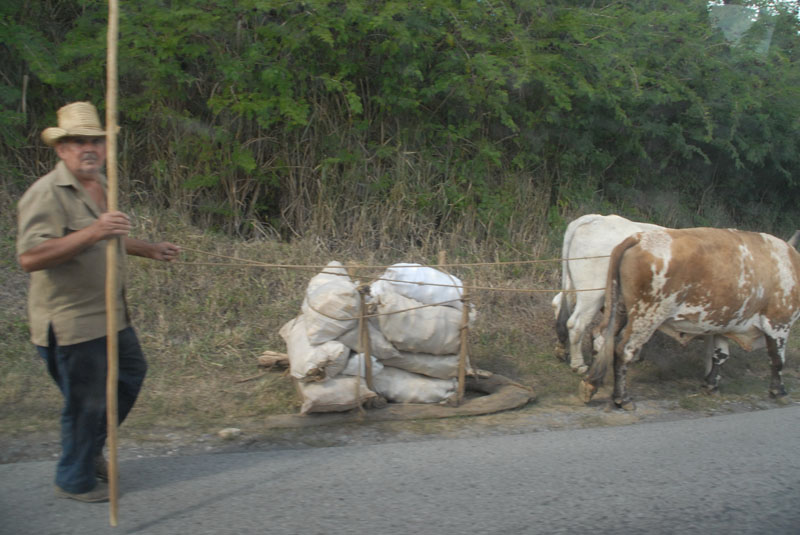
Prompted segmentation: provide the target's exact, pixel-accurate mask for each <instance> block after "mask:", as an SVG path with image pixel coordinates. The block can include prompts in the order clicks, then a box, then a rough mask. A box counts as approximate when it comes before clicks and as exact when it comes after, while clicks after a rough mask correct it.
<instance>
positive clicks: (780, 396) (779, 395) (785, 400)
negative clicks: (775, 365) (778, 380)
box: [769, 389, 793, 405]
mask: <svg viewBox="0 0 800 535" xmlns="http://www.w3.org/2000/svg"><path fill="white" fill-rule="evenodd" d="M769 397H771V398H772V399H774V400H775V403H777V404H778V405H791V404H792V403H793V402H792V398H791V397H789V394H787V393H786V390H784V389H781V390H780V391H779V392H773V391H772V390H770V392H769Z"/></svg>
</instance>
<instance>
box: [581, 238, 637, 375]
mask: <svg viewBox="0 0 800 535" xmlns="http://www.w3.org/2000/svg"><path fill="white" fill-rule="evenodd" d="M639 236H640V233H636V234H634V235H632V236H629V237H627V238H625V240H623V241H622V242H621V243H620V244H619V245H617V246H616V247H614V250H613V251H612V252H611V259H610V261H609V263H608V275H607V276H606V295H605V304H604V310H603V321H602V323H601V324H600V326H599V327H598V329H599V331H600V332H601V333H603V346H602V347H601V349H600V351H599V352H598V354H597V358H595V360H594V363H593V364H592V367H591V368H590V369H589V372H588V375H587V378H586V381H587V382H588V383H590V384H591V385H593V386H595V387H597V386H598V385H600V384H602V382H603V379H604V378H605V376H606V373H607V372H608V368H609V366H610V365H611V364H612V363H613V362H614V346H615V340H614V338H615V335H616V329H615V327H616V325H617V321H616V320H617V318H616V316H617V310H618V308H619V294H620V287H619V286H620V284H619V283H620V279H619V266H620V264H621V263H622V257H623V256H624V255H625V251H627V250H628V249H630V248H631V247H633V246H634V245H636V244H637V243H639Z"/></svg>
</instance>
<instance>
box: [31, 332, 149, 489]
mask: <svg viewBox="0 0 800 535" xmlns="http://www.w3.org/2000/svg"><path fill="white" fill-rule="evenodd" d="M48 343H49V346H48V347H43V346H36V349H37V350H38V351H39V355H40V356H41V357H42V358H43V359H44V360H45V361H46V362H47V370H48V371H49V372H50V376H51V377H52V378H53V380H54V381H55V382H56V384H57V385H58V387H59V388H60V389H61V393H62V395H63V396H64V408H63V410H62V411H61V458H60V459H59V461H58V467H57V469H56V485H58V486H59V487H61V488H62V489H64V490H66V491H67V492H75V493H84V492H89V491H90V490H92V489H93V488H94V487H95V485H97V479H96V477H95V466H94V459H95V457H97V456H98V455H100V454H102V452H103V446H104V445H105V442H106V435H107V420H106V373H107V369H108V362H107V356H106V348H107V343H108V342H107V340H106V337H105V336H104V337H102V338H96V339H94V340H89V341H88V342H81V343H79V344H73V345H68V346H60V345H58V342H57V340H56V337H55V335H54V333H53V329H52V328H51V329H50V336H49V340H48ZM118 353H119V382H118V386H117V400H118V401H117V408H118V410H119V413H118V414H119V416H118V418H119V423H120V424H121V423H122V422H123V420H125V417H126V416H127V415H128V413H129V412H130V410H131V409H132V408H133V404H134V403H135V402H136V398H137V396H138V395H139V390H140V389H141V387H142V382H144V376H145V374H146V372H147V363H146V361H145V359H144V355H143V354H142V349H141V347H140V346H139V340H138V338H137V337H136V332H135V331H134V330H133V328H132V327H128V328H126V329H123V330H122V331H119V333H118Z"/></svg>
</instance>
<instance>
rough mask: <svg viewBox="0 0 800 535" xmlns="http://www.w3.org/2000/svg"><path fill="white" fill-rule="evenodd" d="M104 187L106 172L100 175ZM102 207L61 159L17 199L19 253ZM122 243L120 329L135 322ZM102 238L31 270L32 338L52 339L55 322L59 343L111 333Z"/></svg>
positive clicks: (85, 221) (86, 220)
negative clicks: (54, 262)
mask: <svg viewBox="0 0 800 535" xmlns="http://www.w3.org/2000/svg"><path fill="white" fill-rule="evenodd" d="M101 184H102V186H103V189H104V190H105V188H106V183H105V177H101ZM99 217H100V209H99V208H98V206H97V204H95V202H94V201H93V200H92V199H91V197H90V196H89V195H88V194H87V193H86V191H85V190H84V189H83V186H81V184H80V182H79V181H78V179H77V178H75V176H74V175H73V174H72V173H71V172H70V171H69V169H67V167H66V165H64V162H58V164H57V165H56V167H55V169H53V171H51V172H50V173H48V174H46V175H45V176H43V177H42V178H40V179H39V180H37V181H36V182H34V183H33V185H31V187H30V188H28V191H26V192H25V194H24V195H23V196H22V198H21V199H20V201H19V204H18V228H17V254H18V255H19V254H22V253H24V252H25V251H27V250H29V249H31V248H33V247H35V246H37V245H39V244H40V243H42V242H45V241H47V240H50V239H53V238H61V237H63V236H66V235H67V234H69V233H70V232H74V231H76V230H80V229H82V228H85V227H88V226H89V225H91V224H92V223H93V222H94V221H95V220H97V219H98V218H99ZM116 241H117V243H118V252H117V256H118V259H117V266H118V269H119V270H120V272H119V275H118V277H117V278H118V281H119V287H118V288H117V292H116V293H117V298H116V303H117V318H118V319H117V322H118V327H117V330H118V331H119V330H121V329H124V328H125V327H127V326H128V325H129V324H130V318H129V315H128V310H127V306H126V304H125V290H124V281H125V271H126V264H125V254H124V250H123V247H124V244H123V240H116ZM107 244H108V240H102V241H99V242H97V243H95V244H94V245H92V246H91V247H89V248H88V249H85V250H84V251H82V252H80V253H79V254H77V255H76V256H75V257H74V258H72V259H71V260H68V261H66V262H64V263H62V264H59V265H58V266H55V267H53V268H49V269H42V270H39V271H34V272H33V273H31V280H30V290H29V292H28V317H29V320H30V328H31V340H32V341H33V343H34V344H36V345H39V346H47V345H48V338H47V337H48V329H49V327H50V325H52V326H53V331H54V332H55V335H56V340H57V341H58V344H59V345H72V344H77V343H79V342H85V341H87V340H93V339H95V338H100V337H102V336H105V335H106V332H107V327H106V297H105V293H106V289H105V280H106V248H107Z"/></svg>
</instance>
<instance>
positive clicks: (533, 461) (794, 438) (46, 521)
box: [0, 405, 800, 535]
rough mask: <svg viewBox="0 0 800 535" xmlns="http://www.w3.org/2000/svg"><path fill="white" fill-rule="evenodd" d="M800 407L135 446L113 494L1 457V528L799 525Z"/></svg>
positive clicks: (387, 532) (760, 528)
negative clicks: (196, 450) (615, 423)
mask: <svg viewBox="0 0 800 535" xmlns="http://www.w3.org/2000/svg"><path fill="white" fill-rule="evenodd" d="M798 424H800V406H797V405H791V406H789V407H784V408H776V409H770V410H764V411H756V412H749V413H742V414H730V415H724V416H714V417H710V418H698V419H692V420H682V421H667V422H654V423H643V424H637V425H630V426H620V427H603V428H592V429H575V430H562V431H546V432H532V433H523V434H513V435H511V434H510V435H501V436H488V437H480V438H456V439H447V440H441V439H437V440H426V441H420V442H397V443H384V444H372V445H354V446H337V447H323V448H310V449H297V450H294V449H284V450H279V451H256V452H246V453H224V454H222V453H220V454H208V455H189V456H180V457H149V458H141V459H125V460H122V461H121V462H120V474H121V476H120V488H121V494H120V500H119V510H118V520H119V524H118V526H117V527H110V525H109V506H108V504H84V503H78V502H75V501H72V500H65V499H59V498H56V497H55V496H54V494H53V488H52V475H53V469H54V462H53V461H36V462H20V463H11V464H5V465H0V533H3V534H6V533H7V534H15V535H26V534H37V535H58V534H78V533H80V534H86V533H92V534H104V533H126V534H127V533H144V534H154V535H161V534H185V533H198V534H228V533H230V534H234V533H235V534H247V533H259V534H272V533H274V534H303V535H305V534H312V535H313V534H326V535H327V534H338V533H348V534H367V533H369V534H380V535H393V534H428V533H430V534H436V535H448V534H457V533H458V534H463V533H470V534H474V533H478V534H484V533H485V534H489V533H497V534H500V533H503V534H508V533H514V534H516V533H547V534H549V533H576V532H579V531H581V532H582V531H591V532H597V533H600V532H614V533H623V534H625V533H681V534H685V533H698V534H699V533H702V534H708V533H725V534H738V533H742V534H745V533H747V534H749V533H753V534H755V533H758V534H761V533H771V534H784V533H786V534H790V533H791V534H796V533H798V532H800V530H799V529H798V526H800V455H798V453H797V445H798V443H800V425H798Z"/></svg>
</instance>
